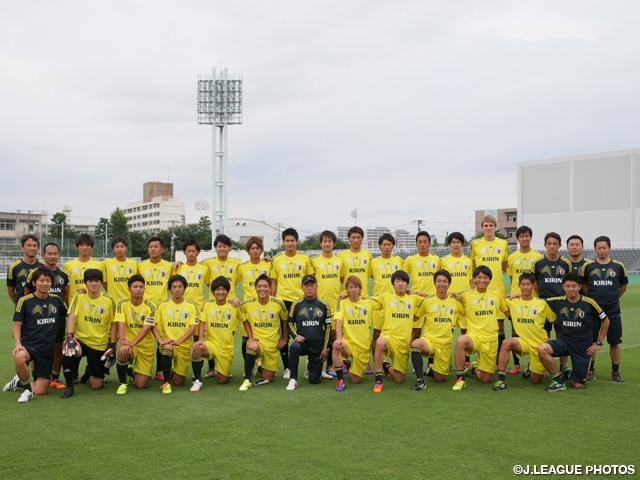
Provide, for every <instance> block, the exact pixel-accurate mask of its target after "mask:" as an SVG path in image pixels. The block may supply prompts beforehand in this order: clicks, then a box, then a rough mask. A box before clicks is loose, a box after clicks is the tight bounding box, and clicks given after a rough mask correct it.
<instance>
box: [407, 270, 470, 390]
mask: <svg viewBox="0 0 640 480" xmlns="http://www.w3.org/2000/svg"><path fill="white" fill-rule="evenodd" d="M433 281H434V282H435V284H436V294H435V296H432V297H427V298H425V299H424V301H423V302H422V305H420V308H419V309H418V310H417V311H416V317H418V318H422V317H424V322H423V323H422V325H420V322H418V323H417V324H416V325H414V327H418V328H422V326H424V330H423V333H422V337H421V338H417V339H415V340H413V342H411V361H412V363H413V369H414V370H415V372H416V377H417V379H416V384H415V385H414V386H413V390H422V389H423V388H425V386H426V384H425V383H424V374H423V371H422V367H423V360H422V358H423V357H424V358H429V357H433V359H434V360H433V365H432V367H431V369H432V370H433V378H434V380H435V381H436V382H439V383H442V382H444V381H445V379H446V378H447V375H448V374H449V368H450V367H451V345H452V343H453V329H454V327H455V326H456V325H457V323H458V318H459V317H464V316H465V309H464V306H463V305H462V303H460V301H459V300H456V299H455V298H453V297H451V296H449V294H448V289H449V285H451V274H450V273H449V272H448V271H447V270H438V271H437V272H436V273H434V274H433ZM414 332H416V336H417V335H419V332H420V330H416V329H414Z"/></svg>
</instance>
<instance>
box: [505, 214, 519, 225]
mask: <svg viewBox="0 0 640 480" xmlns="http://www.w3.org/2000/svg"><path fill="white" fill-rule="evenodd" d="M517 221H518V214H517V213H507V222H508V223H516V222H517Z"/></svg>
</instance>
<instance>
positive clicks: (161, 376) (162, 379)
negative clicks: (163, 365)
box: [155, 372, 164, 383]
mask: <svg viewBox="0 0 640 480" xmlns="http://www.w3.org/2000/svg"><path fill="white" fill-rule="evenodd" d="M155 379H156V380H158V381H159V382H162V383H164V375H163V374H162V373H160V372H156V376H155Z"/></svg>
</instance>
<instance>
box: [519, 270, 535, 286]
mask: <svg viewBox="0 0 640 480" xmlns="http://www.w3.org/2000/svg"><path fill="white" fill-rule="evenodd" d="M523 280H529V281H530V282H531V285H533V284H534V283H536V276H535V275H534V274H533V273H529V272H525V273H523V274H522V275H520V277H519V278H518V285H520V284H521V283H522V281H523Z"/></svg>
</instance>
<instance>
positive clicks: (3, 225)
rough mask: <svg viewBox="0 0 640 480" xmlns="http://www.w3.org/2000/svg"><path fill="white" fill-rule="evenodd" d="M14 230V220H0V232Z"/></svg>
mask: <svg viewBox="0 0 640 480" xmlns="http://www.w3.org/2000/svg"><path fill="white" fill-rule="evenodd" d="M15 229H16V221H15V220H0V230H15Z"/></svg>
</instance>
